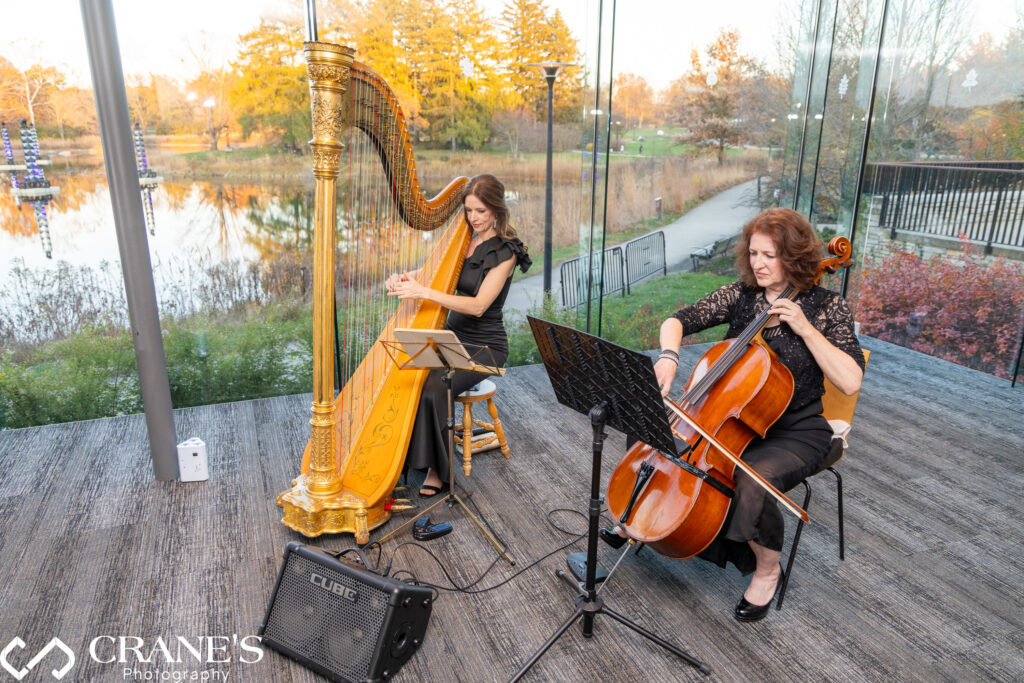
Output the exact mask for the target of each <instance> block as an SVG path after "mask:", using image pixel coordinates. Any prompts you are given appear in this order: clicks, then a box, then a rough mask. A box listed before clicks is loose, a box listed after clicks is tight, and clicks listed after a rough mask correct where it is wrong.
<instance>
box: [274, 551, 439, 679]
mask: <svg viewBox="0 0 1024 683" xmlns="http://www.w3.org/2000/svg"><path fill="white" fill-rule="evenodd" d="M432 605H433V593H432V591H431V590H430V589H429V588H424V587H421V586H412V585H409V584H407V583H404V582H402V581H399V580H398V579H392V578H386V577H383V576H380V575H379V574H374V573H373V572H371V571H369V570H367V569H366V568H364V567H362V566H360V565H358V564H355V563H352V562H348V561H347V560H344V559H340V558H337V557H335V556H334V555H332V554H330V553H328V552H327V551H325V550H322V549H319V548H312V547H309V546H305V545H303V544H301V543H289V544H288V545H287V547H286V548H285V551H284V562H283V564H282V565H281V570H280V571H279V572H278V575H277V584H276V585H275V586H274V593H273V595H272V596H271V598H270V605H269V606H268V607H267V614H266V616H265V617H264V618H263V623H262V624H261V625H260V628H259V635H260V636H262V638H263V644H264V645H266V646H268V647H271V648H273V649H275V650H277V651H278V652H281V653H283V654H285V655H287V656H289V657H291V658H292V659H295V660H296V661H298V662H299V663H301V664H303V665H304V666H307V667H309V668H310V669H312V670H313V671H316V672H317V673H319V674H322V675H324V676H327V677H328V678H330V679H331V680H333V681H347V682H352V683H355V682H357V681H358V682H362V681H385V680H387V679H389V678H390V677H391V676H393V675H394V673H395V672H396V671H398V669H399V668H400V667H401V666H402V665H403V664H405V662H406V661H408V659H409V658H410V657H411V656H412V655H413V654H414V653H415V652H416V650H417V649H418V648H419V646H420V645H422V644H423V636H424V635H425V634H426V631H427V622H428V621H429V620H430V610H431V608H432Z"/></svg>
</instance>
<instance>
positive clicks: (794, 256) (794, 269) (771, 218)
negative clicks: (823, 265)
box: [736, 209, 822, 290]
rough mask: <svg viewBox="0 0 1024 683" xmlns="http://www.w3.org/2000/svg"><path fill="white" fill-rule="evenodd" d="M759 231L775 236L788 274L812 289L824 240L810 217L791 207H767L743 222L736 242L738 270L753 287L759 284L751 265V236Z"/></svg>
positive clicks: (801, 286)
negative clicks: (751, 218) (815, 229)
mask: <svg viewBox="0 0 1024 683" xmlns="http://www.w3.org/2000/svg"><path fill="white" fill-rule="evenodd" d="M755 232H759V233H762V234H764V235H767V236H768V237H770V238H771V240H772V242H773V243H774V244H775V249H776V253H777V256H778V258H779V260H780V261H781V263H782V268H783V270H784V271H785V274H786V278H787V279H788V280H789V281H790V283H791V284H792V285H793V286H794V287H796V288H797V289H798V290H805V289H810V288H811V286H812V285H814V276H815V275H816V274H817V271H818V262H819V259H820V258H821V247H822V242H821V240H820V239H818V235H817V233H815V232H814V228H812V227H811V224H810V223H809V222H808V220H807V219H806V218H804V217H803V216H801V215H800V214H798V213H797V212H796V211H793V210H791V209H766V210H765V211H762V212H761V213H759V214H758V215H757V216H756V217H755V218H754V219H753V220H752V221H750V222H749V223H747V224H746V225H744V226H743V232H742V233H741V234H740V239H739V241H738V242H737V243H736V270H737V272H739V274H740V279H741V280H743V282H744V284H746V285H747V286H749V287H756V286H757V278H756V277H754V271H753V270H752V269H751V267H750V255H749V254H750V238H751V237H752V236H753V235H754V233H755Z"/></svg>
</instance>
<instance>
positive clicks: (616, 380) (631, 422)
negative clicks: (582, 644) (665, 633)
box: [511, 316, 711, 681]
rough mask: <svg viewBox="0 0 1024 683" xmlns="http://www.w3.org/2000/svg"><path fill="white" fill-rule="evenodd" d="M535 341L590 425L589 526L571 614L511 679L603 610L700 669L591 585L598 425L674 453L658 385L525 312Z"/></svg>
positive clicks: (649, 370)
mask: <svg viewBox="0 0 1024 683" xmlns="http://www.w3.org/2000/svg"><path fill="white" fill-rule="evenodd" d="M527 320H529V321H530V327H531V328H532V329H533V336H534V338H535V339H536V340H537V348H538V349H539V350H540V355H541V358H542V359H543V360H544V367H545V368H546V369H547V371H548V377H549V379H550V380H551V386H552V388H553V389H554V390H555V397H556V398H557V399H558V402H559V403H561V404H562V405H565V406H568V407H570V408H572V409H573V410H575V411H577V412H580V413H583V414H584V415H587V416H589V417H590V423H591V425H592V426H593V429H594V442H593V443H594V449H593V456H594V459H593V464H592V465H591V471H590V508H589V521H590V527H589V530H588V537H587V573H586V580H585V581H584V585H583V590H582V592H580V594H579V596H578V597H577V598H576V611H574V612H573V613H572V614H571V615H570V616H569V618H568V619H566V620H565V621H564V622H563V623H562V625H561V626H560V627H558V630H556V631H555V632H554V634H553V635H552V636H551V637H550V638H548V640H547V642H545V643H544V644H543V645H542V646H541V648H540V649H539V650H538V651H537V652H536V653H534V655H533V656H532V657H531V658H530V660H529V661H528V662H526V664H524V665H523V667H522V668H521V669H520V670H519V671H518V672H517V673H516V674H515V676H513V677H512V679H511V680H512V681H518V680H519V679H520V678H522V677H523V675H524V674H525V673H526V672H527V671H528V670H529V669H530V667H532V666H533V665H534V664H535V663H537V660H539V659H540V658H541V657H542V656H543V655H544V653H545V652H547V651H548V649H549V648H550V647H551V646H552V645H554V644H555V641H556V640H558V639H559V638H560V637H561V636H562V634H563V633H565V632H566V631H567V630H569V627H570V626H572V625H573V624H574V623H576V621H577V620H578V619H579V618H580V617H581V616H582V617H583V636H584V637H586V638H590V637H591V636H592V635H593V633H594V617H595V616H597V615H598V614H607V615H608V616H610V617H611V618H612V619H614V620H615V621H617V622H619V623H620V624H623V625H624V626H627V627H629V628H630V629H632V630H633V631H636V632H637V633H639V634H640V635H642V636H644V637H645V638H647V639H648V640H651V641H653V642H655V643H657V644H658V645H660V646H662V647H663V648H665V649H666V650H668V651H669V652H671V653H673V654H675V655H677V656H679V657H681V658H682V659H684V660H686V661H687V662H688V663H689V664H691V665H692V666H694V667H696V668H697V669H699V670H700V672H701V673H703V674H705V675H706V674H709V673H711V667H709V666H708V665H707V664H704V663H703V662H700V661H698V660H696V659H694V658H693V657H691V656H690V655H689V654H687V653H686V652H683V651H682V650H680V649H679V648H677V647H676V646H674V645H672V644H671V643H669V642H667V641H665V640H664V639H662V638H659V637H658V636H656V635H654V634H653V633H651V632H650V631H647V630H646V629H644V628H642V627H641V626H639V625H637V624H635V623H633V622H632V621H630V620H629V619H627V618H626V617H624V616H622V615H621V614H619V613H618V612H616V611H614V610H613V609H611V608H610V607H608V606H607V605H606V604H604V602H603V601H602V599H601V598H600V596H599V595H598V593H597V590H596V588H595V584H596V575H597V538H598V519H599V517H600V514H601V504H602V502H603V499H602V497H601V452H602V449H603V447H604V437H605V434H604V427H605V425H609V426H611V427H614V428H615V429H618V430H619V431H621V432H625V433H628V434H632V435H634V436H635V437H637V438H638V439H639V440H640V441H643V442H644V443H647V444H649V445H651V446H652V447H654V448H656V449H658V450H659V451H662V452H664V453H669V454H672V455H673V456H674V455H675V453H676V445H675V439H674V438H673V436H672V428H671V426H670V425H669V422H668V416H667V415H666V413H665V406H664V403H663V402H662V397H661V390H660V388H659V387H658V380H657V379H656V378H655V376H654V367H653V365H652V363H651V359H650V358H649V357H647V356H645V355H644V354H642V353H637V352H636V351H630V350H629V349H626V348H623V347H621V346H618V345H616V344H612V343H611V342H608V341H605V340H604V339H601V338H599V337H594V336H592V335H589V334H586V333H584V332H580V331H579V330H574V329H572V328H569V327H564V326H562V325H556V324H555V323H551V322H548V321H546V320H539V319H537V318H533V317H530V316H527Z"/></svg>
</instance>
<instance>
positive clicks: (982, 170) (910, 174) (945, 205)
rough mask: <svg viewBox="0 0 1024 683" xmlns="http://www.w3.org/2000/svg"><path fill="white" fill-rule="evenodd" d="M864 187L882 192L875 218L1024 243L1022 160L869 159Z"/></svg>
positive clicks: (899, 226)
mask: <svg viewBox="0 0 1024 683" xmlns="http://www.w3.org/2000/svg"><path fill="white" fill-rule="evenodd" d="M865 192H866V193H868V194H872V195H875V196H880V197H881V200H882V201H881V207H880V209H881V210H880V215H879V224H880V225H882V226H883V227H887V228H889V229H890V231H891V235H892V237H895V236H896V232H897V231H898V230H903V231H907V232H917V233H922V234H928V235H938V236H943V237H950V238H953V239H957V238H960V237H961V236H963V237H966V238H967V239H969V240H972V241H974V242H977V243H980V244H984V245H985V252H986V253H992V248H993V246H1000V247H1017V248H1024V161H997V162H980V161H954V162H946V161H943V162H940V163H876V164H868V168H867V170H866V176H865Z"/></svg>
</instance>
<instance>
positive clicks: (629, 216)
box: [601, 0, 806, 349]
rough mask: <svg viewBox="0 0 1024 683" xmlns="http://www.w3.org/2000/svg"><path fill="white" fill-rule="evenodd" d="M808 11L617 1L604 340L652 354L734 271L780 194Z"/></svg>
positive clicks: (713, 335)
mask: <svg viewBox="0 0 1024 683" xmlns="http://www.w3.org/2000/svg"><path fill="white" fill-rule="evenodd" d="M800 12H801V6H800V4H799V3H787V4H786V5H784V6H779V5H775V4H770V3H754V2H750V3H745V4H744V5H743V7H742V9H741V10H737V9H736V8H735V7H730V8H725V7H722V8H717V7H713V6H702V7H701V8H700V9H699V10H697V9H695V8H694V7H693V6H690V5H687V4H685V3H677V2H669V1H668V0H664V1H652V2H646V3H643V4H642V5H638V4H636V3H629V4H626V3H619V5H618V11H617V14H616V22H615V36H616V41H615V60H614V70H615V73H614V78H613V92H612V102H611V120H610V123H611V131H610V137H611V145H610V148H611V152H610V154H609V156H608V188H607V212H606V214H605V221H604V227H605V235H604V256H605V266H604V268H603V275H604V278H605V279H604V284H605V286H604V299H603V302H602V307H603V310H602V325H601V333H602V336H604V337H606V338H608V339H611V340H612V341H616V342H618V343H621V344H623V345H625V346H629V347H632V348H637V349H650V348H654V347H656V346H657V344H658V330H659V327H660V325H661V323H662V321H664V319H665V318H666V317H667V316H669V315H670V314H672V313H673V312H675V311H676V310H677V309H678V308H679V307H681V306H683V305H685V304H686V303H690V302H693V301H694V300H695V299H697V298H699V297H701V296H703V295H704V294H707V293H708V292H709V291H711V290H713V289H715V288H717V287H718V286H720V285H722V284H725V283H727V282H730V281H732V280H733V279H735V276H736V273H735V269H734V267H733V262H734V252H733V247H734V245H735V242H736V238H737V236H738V234H739V232H740V230H741V229H742V227H743V225H744V224H745V223H746V222H747V221H749V220H750V219H751V218H753V217H754V216H755V215H757V213H758V212H759V211H760V210H761V209H762V208H763V207H764V206H767V205H769V204H770V203H772V202H773V201H775V200H776V199H777V189H778V179H779V177H780V173H779V169H780V167H781V156H782V155H781V153H780V152H781V149H782V148H783V145H784V144H785V142H786V126H787V121H788V119H787V118H786V116H787V113H788V111H789V106H790V102H789V98H790V92H791V91H792V88H793V73H794V68H795V66H794V65H795V58H794V55H795V53H796V35H797V33H796V24H797V22H798V21H799V17H800ZM780 26H781V27H782V28H781V29H779V28H775V27H780ZM805 80H806V79H805ZM721 335H722V330H712V331H708V332H707V333H702V334H700V335H695V336H693V337H688V338H687V340H686V341H687V342H700V341H707V340H709V339H717V338H720V337H721Z"/></svg>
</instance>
